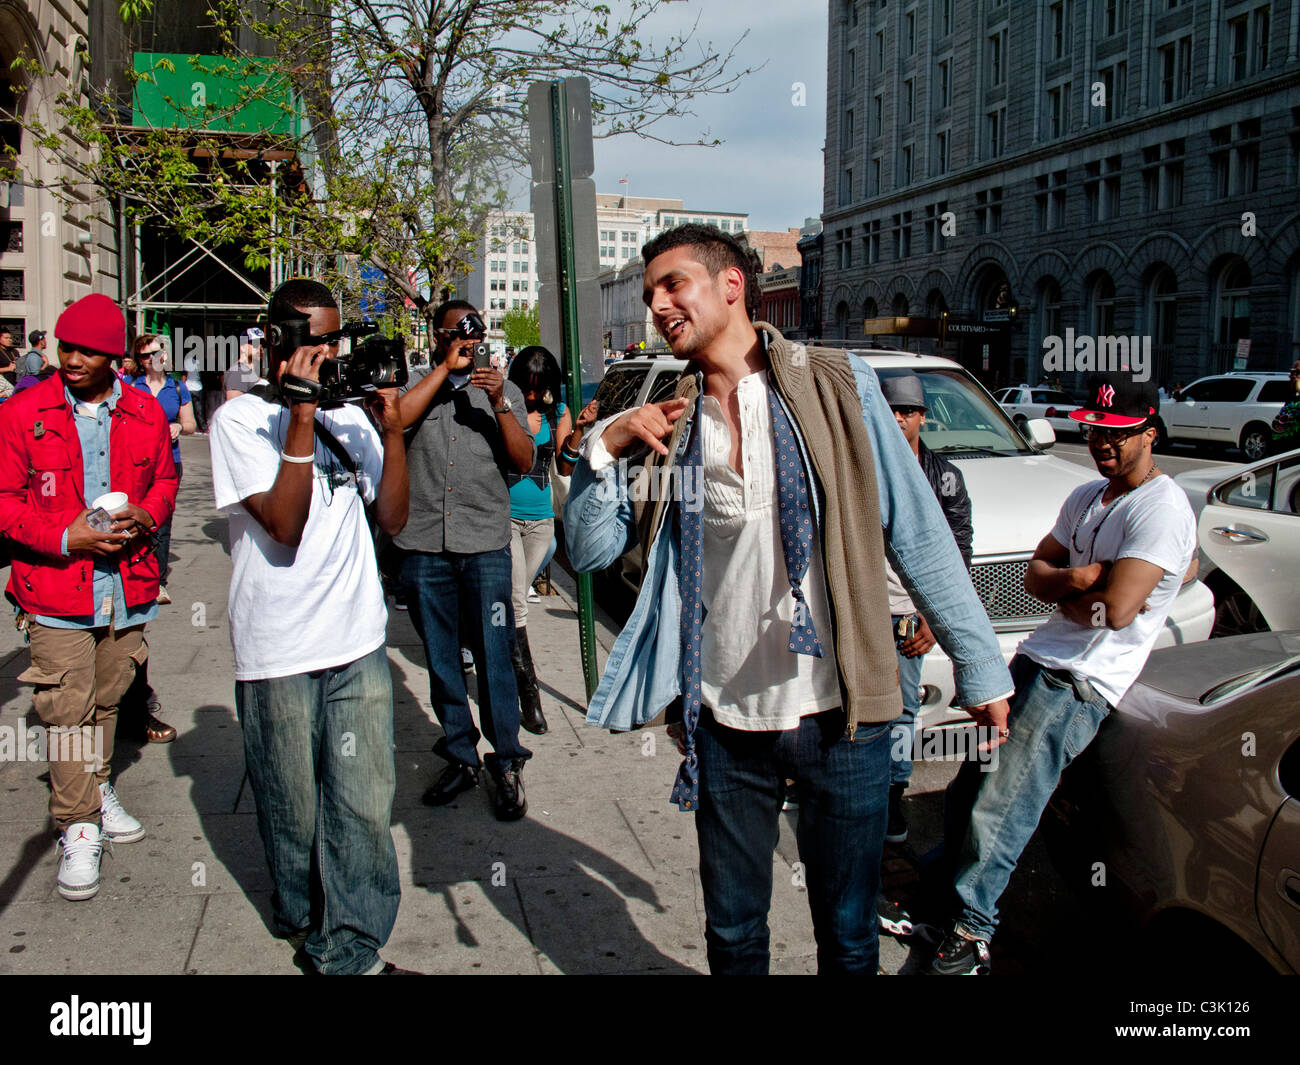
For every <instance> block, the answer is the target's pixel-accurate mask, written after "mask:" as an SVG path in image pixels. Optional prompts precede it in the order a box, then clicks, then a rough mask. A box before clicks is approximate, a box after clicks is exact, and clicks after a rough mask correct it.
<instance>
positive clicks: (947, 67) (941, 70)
mask: <svg viewBox="0 0 1300 1065" xmlns="http://www.w3.org/2000/svg"><path fill="white" fill-rule="evenodd" d="M937 74H938V76H937V77H936V78H935V90H936V92H937V98H936V100H935V106H936V107H938V108H940V109H942V108H945V107H951V106H952V60H951V59H941V60H939V64H938V68H937Z"/></svg>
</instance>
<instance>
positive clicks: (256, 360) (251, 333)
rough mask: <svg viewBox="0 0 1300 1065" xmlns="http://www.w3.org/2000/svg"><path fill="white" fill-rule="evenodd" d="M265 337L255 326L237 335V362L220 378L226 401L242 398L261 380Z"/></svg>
mask: <svg viewBox="0 0 1300 1065" xmlns="http://www.w3.org/2000/svg"><path fill="white" fill-rule="evenodd" d="M265 336H266V334H265V333H263V332H262V330H260V329H258V328H257V326H250V327H249V328H248V329H246V330H244V332H242V333H241V334H240V335H239V360H238V361H237V362H235V363H233V364H232V365H230V366H228V367H227V368H226V373H225V376H224V377H223V378H222V387H223V388H224V389H225V392H226V399H234V398H235V397H236V396H242V395H243V394H244V393H245V392H247V391H248V390H249V389H250V388H252V387H253V386H254V385H255V384H257V382H258V381H259V380H260V379H261V376H262V341H263V340H264V339H265Z"/></svg>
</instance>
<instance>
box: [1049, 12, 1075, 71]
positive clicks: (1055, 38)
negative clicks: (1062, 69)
mask: <svg viewBox="0 0 1300 1065" xmlns="http://www.w3.org/2000/svg"><path fill="white" fill-rule="evenodd" d="M1048 32H1049V33H1050V34H1051V41H1050V43H1049V45H1048V54H1049V55H1050V56H1051V57H1052V58H1053V59H1064V58H1065V57H1066V56H1067V55H1069V54H1070V7H1069V3H1068V0H1057V2H1056V3H1054V4H1053V5H1052V6H1051V8H1050V9H1049V11H1048Z"/></svg>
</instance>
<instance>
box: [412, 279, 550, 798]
mask: <svg viewBox="0 0 1300 1065" xmlns="http://www.w3.org/2000/svg"><path fill="white" fill-rule="evenodd" d="M432 324H433V328H434V330H435V332H436V336H437V355H436V358H437V362H436V363H435V365H434V366H433V367H431V368H429V369H426V370H415V371H413V372H412V373H411V378H410V384H409V386H408V387H407V389H406V391H405V392H404V393H403V395H402V425H403V427H404V428H406V429H407V430H408V432H409V436H410V455H409V462H410V468H411V521H410V522H409V523H408V524H407V526H406V528H405V529H404V530H403V531H402V534H401V535H400V536H398V537H397V538H396V541H395V542H396V544H397V546H398V547H399V548H400V549H401V550H402V551H403V552H405V558H404V559H403V562H402V586H403V587H404V588H405V590H406V593H407V600H408V602H409V604H410V611H411V621H412V622H413V623H414V625H415V628H416V631H417V632H418V633H419V634H420V639H421V640H422V641H423V642H424V649H425V653H426V656H427V658H428V663H429V694H430V701H431V702H432V703H433V709H434V713H436V714H437V715H438V722H439V724H441V725H442V729H443V732H444V736H443V738H442V739H441V740H439V741H438V745H437V746H436V747H435V751H436V752H437V753H438V754H439V756H440V757H442V758H444V759H446V761H447V762H448V763H449V764H448V766H447V768H446V769H445V770H444V771H443V773H442V775H441V776H440V777H439V778H438V779H437V781H435V782H434V783H433V784H432V785H431V786H430V787H429V789H428V790H427V791H426V792H425V793H424V801H425V803H427V804H428V805H430V806H442V805H445V804H446V803H449V802H451V801H452V800H453V799H455V798H456V796H457V795H459V794H460V793H461V792H463V791H467V790H469V789H470V788H473V787H475V786H477V784H478V777H479V756H478V740H479V731H478V729H476V728H475V727H474V720H473V718H472V717H471V716H470V710H469V698H468V695H467V693H466V690H465V678H464V674H463V673H462V672H461V663H460V644H461V641H462V640H463V641H465V643H466V646H468V647H469V648H470V650H471V651H472V652H473V654H474V659H475V661H476V662H477V663H478V666H479V669H478V702H479V721H480V724H481V725H482V729H483V734H484V735H485V736H486V737H487V740H488V742H489V743H490V744H491V745H492V748H493V751H492V753H490V754H488V755H487V757H486V759H485V761H486V765H487V769H488V772H489V773H490V774H491V775H492V778H493V781H494V783H495V784H496V790H495V792H494V794H493V810H494V812H495V814H496V816H497V819H498V820H501V821H514V820H518V819H519V818H521V817H523V816H524V813H525V812H526V810H527V808H528V807H527V802H526V800H525V798H524V788H523V767H524V762H525V761H526V760H527V759H528V758H530V757H532V753H531V752H530V751H529V750H528V749H527V748H525V747H523V746H521V745H520V743H519V693H518V690H517V689H516V686H515V676H514V671H513V670H512V669H511V668H510V665H509V663H510V641H511V638H512V636H513V634H514V631H515V627H514V617H513V613H514V612H513V608H512V606H511V598H510V596H511V584H510V572H511V560H510V494H509V490H508V488H507V486H506V479H505V474H506V473H507V472H511V473H527V472H528V471H529V470H531V469H532V467H533V438H532V434H530V433H529V431H528V423H527V412H526V411H525V409H524V397H523V394H522V393H521V392H520V391H519V389H518V388H517V387H516V386H515V385H513V384H511V383H510V382H509V381H507V380H506V378H505V375H504V374H503V373H502V372H501V371H500V370H496V369H493V368H492V367H491V366H490V365H489V364H488V361H487V352H486V347H485V346H484V345H483V338H484V336H485V335H486V332H487V330H486V328H485V327H484V325H483V319H482V318H480V317H479V315H478V312H477V311H476V310H475V308H474V306H473V304H470V303H466V302H465V301H464V300H451V301H448V302H446V303H444V304H442V305H441V306H440V307H438V308H437V309H436V310H435V311H434V312H433V323H432ZM462 618H464V629H463V630H462V625H461V619H462Z"/></svg>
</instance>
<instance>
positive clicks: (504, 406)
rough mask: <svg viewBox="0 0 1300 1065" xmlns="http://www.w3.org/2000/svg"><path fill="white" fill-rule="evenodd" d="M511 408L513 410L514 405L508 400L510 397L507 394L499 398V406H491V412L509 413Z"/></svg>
mask: <svg viewBox="0 0 1300 1065" xmlns="http://www.w3.org/2000/svg"><path fill="white" fill-rule="evenodd" d="M512 410H514V406H513V405H512V404H511V402H510V397H509V396H503V397H502V398H501V406H499V407H493V408H492V413H493V414H508V413H509V412H510V411H512Z"/></svg>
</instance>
